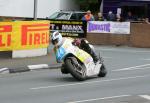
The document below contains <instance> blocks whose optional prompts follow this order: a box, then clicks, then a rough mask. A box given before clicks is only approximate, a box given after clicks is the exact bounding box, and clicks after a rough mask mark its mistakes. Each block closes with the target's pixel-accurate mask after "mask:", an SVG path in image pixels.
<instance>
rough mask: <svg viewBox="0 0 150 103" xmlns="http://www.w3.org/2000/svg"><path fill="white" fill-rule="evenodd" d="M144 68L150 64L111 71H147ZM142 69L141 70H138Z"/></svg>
mask: <svg viewBox="0 0 150 103" xmlns="http://www.w3.org/2000/svg"><path fill="white" fill-rule="evenodd" d="M145 66H150V64H144V65H139V66H134V67H128V68H122V69H117V70H112V71H113V72H118V71H125V70H135V69H144V68H145V69H147V67H145ZM140 67H143V68H140Z"/></svg>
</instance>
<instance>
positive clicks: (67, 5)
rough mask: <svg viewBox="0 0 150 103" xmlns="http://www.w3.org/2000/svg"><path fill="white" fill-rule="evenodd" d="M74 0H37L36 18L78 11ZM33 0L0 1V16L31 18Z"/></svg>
mask: <svg viewBox="0 0 150 103" xmlns="http://www.w3.org/2000/svg"><path fill="white" fill-rule="evenodd" d="M78 9H79V7H78V6H77V5H76V4H75V2H74V0H38V12H37V17H38V18H45V17H47V16H50V15H51V14H52V13H54V12H56V11H59V10H78ZM33 11H34V0H0V16H15V17H33Z"/></svg>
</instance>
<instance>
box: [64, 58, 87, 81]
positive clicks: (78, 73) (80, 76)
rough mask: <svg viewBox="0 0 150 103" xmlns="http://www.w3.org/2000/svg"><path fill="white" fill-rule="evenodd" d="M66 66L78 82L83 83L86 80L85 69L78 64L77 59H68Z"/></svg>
mask: <svg viewBox="0 0 150 103" xmlns="http://www.w3.org/2000/svg"><path fill="white" fill-rule="evenodd" d="M65 64H66V66H67V68H68V71H69V73H70V74H71V75H72V76H73V77H74V78H75V79H77V80H79V81H83V80H85V79H86V73H85V68H83V67H82V66H81V64H80V63H78V61H77V59H76V58H75V57H71V58H67V59H66V60H65Z"/></svg>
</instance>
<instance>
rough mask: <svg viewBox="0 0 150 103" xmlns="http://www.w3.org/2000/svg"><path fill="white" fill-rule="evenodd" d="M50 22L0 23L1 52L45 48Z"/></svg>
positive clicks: (47, 43)
mask: <svg viewBox="0 0 150 103" xmlns="http://www.w3.org/2000/svg"><path fill="white" fill-rule="evenodd" d="M49 25H50V24H49V21H15V22H0V51H11V50H27V49H35V48H45V47H47V46H48V45H49Z"/></svg>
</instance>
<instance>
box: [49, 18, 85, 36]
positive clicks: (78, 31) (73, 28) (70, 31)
mask: <svg viewBox="0 0 150 103" xmlns="http://www.w3.org/2000/svg"><path fill="white" fill-rule="evenodd" d="M86 28H87V22H86V21H68V20H50V31H51V33H52V32H53V31H56V30H58V31H59V32H60V33H62V35H63V36H64V37H77V38H84V37H86V31H87V29H86Z"/></svg>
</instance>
